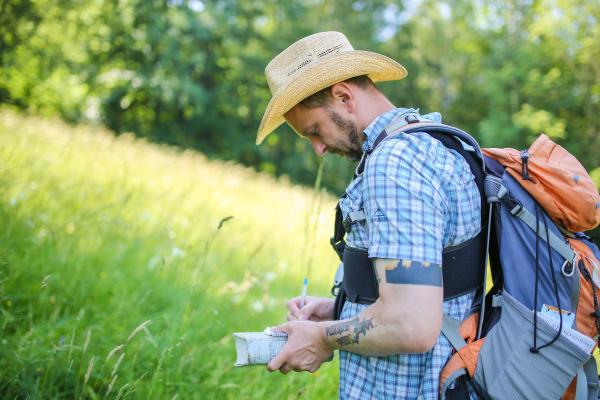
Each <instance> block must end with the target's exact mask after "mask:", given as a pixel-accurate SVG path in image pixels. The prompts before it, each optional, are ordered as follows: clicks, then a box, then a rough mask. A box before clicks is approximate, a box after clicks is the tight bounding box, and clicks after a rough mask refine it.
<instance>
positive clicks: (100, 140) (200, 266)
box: [0, 109, 338, 399]
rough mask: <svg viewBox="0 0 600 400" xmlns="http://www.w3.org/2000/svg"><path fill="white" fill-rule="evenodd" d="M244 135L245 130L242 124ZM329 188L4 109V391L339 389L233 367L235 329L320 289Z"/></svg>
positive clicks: (325, 375) (255, 324) (0, 299)
mask: <svg viewBox="0 0 600 400" xmlns="http://www.w3.org/2000/svg"><path fill="white" fill-rule="evenodd" d="M249 140H250V139H249ZM333 206H334V199H333V198H331V197H329V196H327V195H326V194H324V193H323V192H320V191H311V190H306V189H302V188H299V187H295V186H293V185H291V184H289V183H287V182H286V181H285V180H279V181H276V180H273V179H271V178H268V177H265V176H263V175H260V174H256V173H254V172H252V171H250V170H248V169H244V168H242V167H239V166H237V165H233V164H229V163H221V162H213V161H208V160H207V159H206V158H205V157H203V156H202V155H200V154H198V153H194V152H190V151H180V150H176V149H173V148H169V147H164V146H158V145H154V144H148V143H146V142H144V141H141V140H138V139H134V138H133V137H132V136H129V135H123V136H120V137H118V138H115V137H114V136H112V135H111V134H110V133H108V132H105V131H103V130H101V129H98V128H93V127H85V126H81V127H71V126H68V125H65V124H63V123H60V122H58V121H52V120H44V119H37V118H33V117H25V116H22V115H19V114H15V113H13V112H11V111H9V110H6V109H4V110H0V225H1V226H2V229H1V230H0V397H1V398H31V399H37V398H39V399H46V398H59V399H60V398H82V397H83V398H118V399H123V398H143V399H146V398H157V399H175V398H178V399H188V398H199V399H228V398H231V399H239V398H244V399H246V398H248V399H253V398H255V399H262V398H266V397H273V398H282V399H292V398H293V399H295V398H311V399H313V398H333V397H335V396H336V395H337V379H338V378H337V362H336V361H334V362H331V363H328V364H326V365H324V366H323V367H322V368H321V369H320V370H319V371H317V372H316V373H314V374H308V373H301V374H298V373H292V374H289V375H287V376H283V375H281V374H278V373H276V374H269V373H267V372H266V370H265V369H264V368H262V367H246V368H234V367H233V363H234V361H235V354H234V353H235V351H234V345H233V342H232V337H231V333H233V332H237V331H256V330H262V329H263V328H264V327H266V326H270V325H275V324H277V323H280V322H283V320H284V319H285V314H286V310H285V301H286V299H288V298H290V297H291V296H294V295H297V294H298V293H299V292H300V290H301V286H302V278H303V277H304V276H305V275H306V274H309V279H310V281H311V287H310V291H311V292H312V293H311V294H317V295H326V294H327V292H328V287H329V284H330V281H331V278H332V275H333V273H334V269H335V266H336V265H337V263H336V259H335V256H334V254H333V252H331V250H330V249H329V248H328V244H327V242H328V236H329V234H330V226H329V225H330V222H331V221H332V218H333Z"/></svg>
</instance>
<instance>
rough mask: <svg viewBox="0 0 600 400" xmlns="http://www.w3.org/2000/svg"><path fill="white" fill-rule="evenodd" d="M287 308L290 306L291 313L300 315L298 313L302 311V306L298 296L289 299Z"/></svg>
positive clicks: (296, 315)
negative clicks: (299, 304)
mask: <svg viewBox="0 0 600 400" xmlns="http://www.w3.org/2000/svg"><path fill="white" fill-rule="evenodd" d="M287 308H288V310H290V313H291V314H292V315H293V316H295V317H298V313H299V312H300V308H299V307H298V298H297V297H295V298H293V299H291V300H290V301H288V302H287Z"/></svg>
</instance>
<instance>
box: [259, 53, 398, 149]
mask: <svg viewBox="0 0 600 400" xmlns="http://www.w3.org/2000/svg"><path fill="white" fill-rule="evenodd" d="M361 75H368V76H369V78H370V79H371V80H372V81H373V82H382V81H393V80H398V79H403V78H404V77H406V75H407V72H406V69H405V68H404V67H403V66H402V65H400V64H399V63H397V62H396V61H394V60H392V59H391V58H389V57H386V56H384V55H382V54H377V53H373V52H370V51H363V50H353V51H348V52H343V53H340V54H336V55H334V56H330V57H327V58H326V59H324V60H321V61H319V62H318V63H315V64H312V65H310V66H308V67H306V68H305V69H304V71H303V72H302V73H301V74H298V76H297V77H296V79H294V80H293V81H291V82H290V83H289V84H288V85H286V86H283V87H281V88H280V89H279V90H278V91H277V92H276V93H274V94H273V97H272V98H271V100H270V101H269V104H268V105H267V109H266V110H265V113H264V115H263V118H262V121H261V123H260V127H259V128H258V134H257V136H256V144H260V143H262V141H263V140H264V139H265V138H266V137H267V136H268V135H269V134H270V133H271V132H273V131H274V130H275V129H276V128H277V127H278V126H279V125H281V124H283V123H284V122H285V118H284V116H283V115H284V114H285V113H286V112H288V111H289V110H291V109H292V108H293V107H294V106H295V105H296V104H298V103H300V102H301V101H302V100H304V99H305V98H307V97H309V96H311V95H313V94H315V93H317V92H318V91H319V90H322V89H325V88H326V87H329V86H331V85H333V84H335V83H338V82H341V81H344V80H346V79H350V78H353V77H356V76H361Z"/></svg>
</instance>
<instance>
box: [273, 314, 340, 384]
mask: <svg viewBox="0 0 600 400" xmlns="http://www.w3.org/2000/svg"><path fill="white" fill-rule="evenodd" d="M277 329H278V330H280V331H283V332H286V333H287V334H288V340H287V343H286V344H285V346H284V347H283V349H281V351H280V352H279V353H278V354H277V355H276V356H275V358H273V359H272V360H271V361H270V362H269V363H268V364H267V370H268V371H271V372H272V371H276V370H279V371H280V372H281V373H283V374H287V373H288V372H290V371H297V372H299V371H309V372H314V371H316V370H317V369H319V367H320V366H321V364H323V362H325V361H328V360H331V358H332V357H333V350H332V349H331V348H329V346H328V345H327V343H326V341H325V338H324V330H323V327H322V326H320V324H318V323H316V322H312V321H293V322H288V323H286V324H283V325H280V326H278V327H277Z"/></svg>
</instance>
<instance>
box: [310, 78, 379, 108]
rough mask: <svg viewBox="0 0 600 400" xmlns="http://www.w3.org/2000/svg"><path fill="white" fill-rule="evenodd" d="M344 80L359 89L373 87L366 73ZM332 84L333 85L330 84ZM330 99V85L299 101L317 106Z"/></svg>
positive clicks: (324, 103)
mask: <svg viewBox="0 0 600 400" xmlns="http://www.w3.org/2000/svg"><path fill="white" fill-rule="evenodd" d="M344 82H346V83H352V84H354V85H356V86H358V87H359V88H361V89H368V88H371V87H375V84H374V83H373V81H372V80H371V78H369V77H368V76H367V75H360V76H355V77H353V78H349V79H346V80H345V81H344ZM332 86H333V85H332ZM330 100H331V86H329V87H326V88H325V89H321V90H319V91H318V92H317V93H315V94H313V95H311V96H308V97H307V98H305V99H304V100H302V101H301V102H300V104H302V105H303V106H304V107H306V108H318V107H323V106H326V105H327V104H329V101H330Z"/></svg>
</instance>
